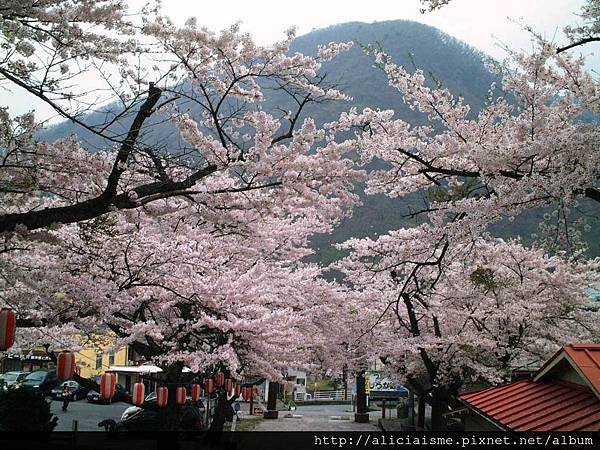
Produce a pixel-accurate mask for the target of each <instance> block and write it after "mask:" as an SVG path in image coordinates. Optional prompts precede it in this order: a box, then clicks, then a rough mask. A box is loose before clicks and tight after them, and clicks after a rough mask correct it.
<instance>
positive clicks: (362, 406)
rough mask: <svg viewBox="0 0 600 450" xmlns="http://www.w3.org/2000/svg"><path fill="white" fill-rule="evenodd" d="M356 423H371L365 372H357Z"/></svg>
mask: <svg viewBox="0 0 600 450" xmlns="http://www.w3.org/2000/svg"><path fill="white" fill-rule="evenodd" d="M354 421H355V422H358V423H366V422H368V421H369V412H368V411H367V394H366V393H365V372H364V370H362V371H359V372H356V413H355V414H354Z"/></svg>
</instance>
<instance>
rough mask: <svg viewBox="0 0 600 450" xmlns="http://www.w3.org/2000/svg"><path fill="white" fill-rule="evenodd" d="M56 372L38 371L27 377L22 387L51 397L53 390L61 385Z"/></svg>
mask: <svg viewBox="0 0 600 450" xmlns="http://www.w3.org/2000/svg"><path fill="white" fill-rule="evenodd" d="M59 382H60V381H59V379H58V377H57V376H56V370H36V371H35V372H31V373H30V374H29V375H27V376H26V377H25V379H24V380H23V383H22V384H21V386H23V387H24V388H26V389H33V390H36V391H38V392H41V393H42V394H44V395H50V393H51V392H52V389H54V388H55V387H56V386H58V384H59Z"/></svg>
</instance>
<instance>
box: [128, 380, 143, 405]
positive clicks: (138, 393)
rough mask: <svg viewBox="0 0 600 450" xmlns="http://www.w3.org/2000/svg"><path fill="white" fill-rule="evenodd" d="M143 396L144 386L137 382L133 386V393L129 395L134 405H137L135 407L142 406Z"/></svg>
mask: <svg viewBox="0 0 600 450" xmlns="http://www.w3.org/2000/svg"><path fill="white" fill-rule="evenodd" d="M145 394H146V386H144V383H140V382H138V383H134V384H133V391H132V394H131V399H132V401H133V404H134V405H137V406H140V405H143V404H144V398H145Z"/></svg>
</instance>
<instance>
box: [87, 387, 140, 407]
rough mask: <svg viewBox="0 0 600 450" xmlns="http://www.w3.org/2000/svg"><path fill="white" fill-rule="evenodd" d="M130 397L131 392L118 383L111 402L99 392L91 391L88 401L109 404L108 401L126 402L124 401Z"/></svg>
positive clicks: (88, 394)
mask: <svg viewBox="0 0 600 450" xmlns="http://www.w3.org/2000/svg"><path fill="white" fill-rule="evenodd" d="M129 397H130V395H129V392H127V390H126V389H125V388H124V387H123V386H122V385H120V384H117V385H116V387H115V396H114V397H113V398H112V400H111V401H110V402H109V401H108V400H105V399H103V398H102V396H101V395H100V393H99V392H96V391H89V392H88V393H87V401H88V402H89V403H102V404H108V403H114V402H124V401H127V400H128V399H129Z"/></svg>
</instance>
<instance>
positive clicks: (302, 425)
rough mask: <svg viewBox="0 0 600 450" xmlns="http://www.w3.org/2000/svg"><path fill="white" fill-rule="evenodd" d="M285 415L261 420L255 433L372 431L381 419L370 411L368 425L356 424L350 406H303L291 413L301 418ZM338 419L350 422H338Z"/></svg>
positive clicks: (378, 413) (376, 413)
mask: <svg viewBox="0 0 600 450" xmlns="http://www.w3.org/2000/svg"><path fill="white" fill-rule="evenodd" d="M286 414H287V411H279V419H275V420H263V421H262V422H261V423H260V424H259V425H258V426H257V427H256V431H374V430H377V429H378V428H377V420H378V419H379V418H380V417H381V412H380V411H371V412H370V414H369V415H370V418H371V421H370V423H356V422H354V413H353V412H352V407H351V406H350V405H331V406H329V405H319V406H304V405H303V406H299V407H298V408H297V409H296V411H294V413H293V414H295V415H302V417H301V418H286V417H284V416H285V415H286ZM333 417H336V418H333ZM340 417H342V418H348V419H350V420H339V418H340Z"/></svg>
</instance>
